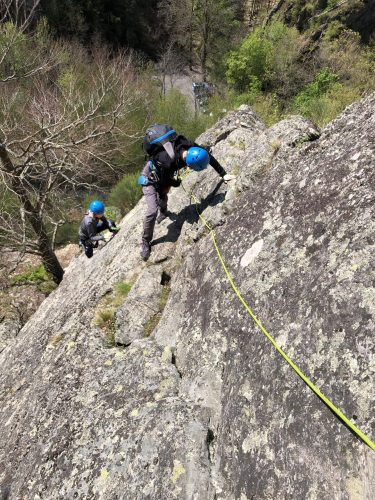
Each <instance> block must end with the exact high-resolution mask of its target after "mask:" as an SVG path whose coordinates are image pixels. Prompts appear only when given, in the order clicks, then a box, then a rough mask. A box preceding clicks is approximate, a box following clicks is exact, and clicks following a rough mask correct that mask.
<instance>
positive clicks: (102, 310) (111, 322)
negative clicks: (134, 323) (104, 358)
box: [94, 281, 133, 347]
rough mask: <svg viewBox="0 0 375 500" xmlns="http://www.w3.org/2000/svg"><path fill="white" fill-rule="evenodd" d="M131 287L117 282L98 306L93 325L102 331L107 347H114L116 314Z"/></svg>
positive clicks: (123, 282) (126, 283)
mask: <svg viewBox="0 0 375 500" xmlns="http://www.w3.org/2000/svg"><path fill="white" fill-rule="evenodd" d="M132 286H133V283H129V282H127V281H119V282H118V283H116V284H115V285H114V287H113V290H112V291H111V292H109V293H107V294H106V295H105V296H104V297H103V298H102V299H101V301H100V302H99V304H98V307H97V310H96V314H95V318H94V325H96V326H98V327H99V328H100V329H101V330H102V331H103V333H104V336H105V341H106V345H107V346H108V347H115V346H116V312H117V310H118V308H119V307H120V306H121V305H122V304H123V303H124V300H125V299H126V297H127V296H128V294H129V292H130V290H131V289H132Z"/></svg>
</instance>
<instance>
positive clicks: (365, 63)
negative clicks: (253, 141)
mask: <svg viewBox="0 0 375 500" xmlns="http://www.w3.org/2000/svg"><path fill="white" fill-rule="evenodd" d="M306 8H307V6H306ZM315 8H317V7H316V5H315V4H314V9H315ZM308 43H311V41H309V40H308V38H307V36H306V35H304V34H300V33H299V32H298V31H297V30H296V29H295V28H294V27H289V26H286V25H285V24H283V23H281V22H279V21H276V22H273V23H270V24H269V25H268V26H267V27H266V28H256V29H255V30H254V31H253V32H251V33H250V34H248V35H247V36H246V38H245V39H244V40H243V42H242V43H241V44H240V46H239V47H238V48H237V49H236V50H233V51H231V52H230V54H229V55H228V56H227V58H226V66H227V70H226V79H227V82H228V84H229V89H228V88H225V87H221V90H220V93H219V94H218V95H217V96H215V97H214V98H212V99H211V100H210V103H209V110H210V111H211V113H212V114H213V115H214V116H215V117H218V116H220V111H221V110H224V109H225V110H230V109H234V108H236V107H237V106H239V105H240V104H249V105H251V106H252V107H253V109H254V110H255V111H256V112H257V113H258V114H259V115H260V116H261V118H262V119H263V120H264V121H265V122H266V124H267V125H272V124H273V123H275V122H276V121H278V120H280V119H282V118H283V117H286V116H288V115H290V114H295V113H298V114H302V115H303V116H305V117H307V118H310V119H311V120H312V121H314V122H316V123H317V124H318V125H320V126H324V125H325V124H326V123H328V122H329V121H331V120H332V119H333V118H334V117H335V116H337V114H339V113H340V112H341V111H342V110H343V109H344V108H345V107H346V106H347V105H348V104H350V103H352V102H353V101H355V100H356V99H359V98H360V97H362V96H363V95H366V94H368V93H370V92H372V91H374V90H375V63H374V57H375V48H374V47H373V46H366V45H364V44H363V43H362V42H361V37H360V35H359V34H358V33H355V32H353V31H351V30H348V29H346V28H345V26H344V24H343V23H342V22H341V21H339V20H334V21H333V22H332V23H331V24H328V27H327V29H326V31H325V34H324V37H323V38H322V41H321V42H320V44H319V46H314V50H311V52H308V51H307V50H306V46H307V44H308Z"/></svg>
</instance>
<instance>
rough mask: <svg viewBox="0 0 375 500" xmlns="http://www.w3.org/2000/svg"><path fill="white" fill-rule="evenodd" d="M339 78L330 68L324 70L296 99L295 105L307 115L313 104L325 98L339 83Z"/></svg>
mask: <svg viewBox="0 0 375 500" xmlns="http://www.w3.org/2000/svg"><path fill="white" fill-rule="evenodd" d="M337 80H338V76H337V75H336V74H335V73H332V71H331V70H330V69H329V68H324V69H322V70H321V71H319V73H317V75H316V76H315V78H314V80H313V81H312V83H310V84H309V85H307V86H306V88H305V89H304V90H302V91H301V92H300V93H299V94H298V95H297V96H296V97H295V99H294V104H295V106H296V108H297V109H299V110H300V111H301V112H302V113H307V112H308V110H309V108H310V106H311V103H313V102H314V101H315V100H317V99H319V98H320V97H324V96H325V95H326V94H327V92H328V91H329V90H331V89H332V88H333V86H334V85H335V84H336V83H337Z"/></svg>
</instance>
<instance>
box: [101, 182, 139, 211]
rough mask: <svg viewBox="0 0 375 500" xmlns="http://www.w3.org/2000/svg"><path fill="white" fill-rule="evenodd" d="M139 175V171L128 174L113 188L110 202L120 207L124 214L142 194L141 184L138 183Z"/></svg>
mask: <svg viewBox="0 0 375 500" xmlns="http://www.w3.org/2000/svg"><path fill="white" fill-rule="evenodd" d="M138 176H139V174H138V173H136V174H126V175H124V177H123V178H122V179H121V180H120V181H118V182H117V184H115V185H114V187H113V188H112V189H111V193H110V195H109V198H108V203H109V204H110V205H114V206H115V207H117V208H119V209H120V210H121V212H122V214H126V213H127V212H129V210H131V209H132V208H133V207H134V206H135V205H136V204H137V202H138V201H139V199H140V198H141V196H142V190H141V186H139V185H138V183H137V179H138Z"/></svg>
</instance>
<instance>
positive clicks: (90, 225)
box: [79, 200, 119, 259]
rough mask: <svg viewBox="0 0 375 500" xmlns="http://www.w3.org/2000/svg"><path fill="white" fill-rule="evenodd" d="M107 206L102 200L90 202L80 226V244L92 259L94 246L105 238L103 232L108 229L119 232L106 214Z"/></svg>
mask: <svg viewBox="0 0 375 500" xmlns="http://www.w3.org/2000/svg"><path fill="white" fill-rule="evenodd" d="M104 211H105V206H104V203H103V202H102V201H99V200H94V201H92V202H91V203H90V206H89V210H88V212H87V213H86V214H85V216H84V218H83V221H82V223H81V226H80V228H79V244H80V246H82V247H83V249H84V251H85V254H86V256H87V257H88V258H89V259H91V257H92V256H93V253H94V248H97V247H98V243H99V241H101V240H105V238H104V236H103V235H102V234H98V233H101V232H102V231H104V230H105V229H108V230H109V231H110V232H111V233H117V232H118V231H119V228H118V227H116V224H115V222H114V221H113V220H108V219H107V218H106V217H105V216H104Z"/></svg>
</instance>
